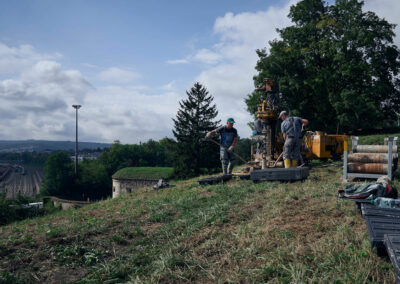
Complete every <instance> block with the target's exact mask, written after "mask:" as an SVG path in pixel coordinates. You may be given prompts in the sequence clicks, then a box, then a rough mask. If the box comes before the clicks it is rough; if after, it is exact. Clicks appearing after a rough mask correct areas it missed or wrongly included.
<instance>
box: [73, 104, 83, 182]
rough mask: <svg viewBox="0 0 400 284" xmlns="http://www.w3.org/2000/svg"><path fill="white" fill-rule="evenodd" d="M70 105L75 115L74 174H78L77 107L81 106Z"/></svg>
mask: <svg viewBox="0 0 400 284" xmlns="http://www.w3.org/2000/svg"><path fill="white" fill-rule="evenodd" d="M72 107H73V108H74V109H75V110H76V116H75V176H78V109H80V108H81V105H72Z"/></svg>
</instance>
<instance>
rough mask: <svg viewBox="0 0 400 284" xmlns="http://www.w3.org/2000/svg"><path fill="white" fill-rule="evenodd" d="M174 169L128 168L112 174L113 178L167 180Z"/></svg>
mask: <svg viewBox="0 0 400 284" xmlns="http://www.w3.org/2000/svg"><path fill="white" fill-rule="evenodd" d="M173 174H174V169H173V168H170V167H128V168H123V169H121V170H119V171H117V172H116V173H115V174H113V178H143V179H169V178H171V177H172V176H173Z"/></svg>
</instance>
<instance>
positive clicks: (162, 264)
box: [0, 166, 399, 283]
mask: <svg viewBox="0 0 400 284" xmlns="http://www.w3.org/2000/svg"><path fill="white" fill-rule="evenodd" d="M340 180H341V168H340V167H338V166H330V167H321V168H314V169H313V170H312V173H311V175H310V177H309V179H308V180H307V181H305V182H302V183H300V182H297V183H277V182H274V183H259V184H253V183H252V182H251V181H231V182H229V183H228V184H224V185H216V186H205V187H200V186H198V185H197V183H196V182H195V181H186V182H182V183H179V184H178V185H177V187H174V188H169V189H163V190H159V191H154V190H152V189H150V188H147V189H143V190H140V192H138V193H136V194H131V195H126V196H121V197H119V198H117V199H114V200H106V201H103V202H98V203H96V204H93V205H90V206H87V207H85V208H82V209H79V210H70V211H65V212H60V213H57V214H55V215H49V216H46V217H42V218H37V219H34V220H27V221H25V222H19V223H15V224H12V225H9V226H4V227H0V271H1V272H2V273H0V275H2V277H3V280H6V282H7V283H10V281H14V280H15V281H16V282H18V283H23V282H24V281H25V282H37V283H42V282H47V283H52V282H75V281H78V283H89V282H90V283H116V282H121V281H128V280H130V281H133V282H134V281H143V282H164V283H167V282H168V283H170V282H184V281H198V282H215V281H217V280H218V281H221V282H231V281H233V282H240V281H245V282H271V283H289V282H294V283H304V282H318V283H332V282H335V281H337V282H338V283H366V282H370V283H374V282H375V283H376V282H379V283H383V282H387V283H393V282H394V281H395V278H394V270H393V268H392V265H391V263H390V261H388V260H387V259H383V258H379V257H378V256H377V255H376V252H375V250H373V249H371V247H370V244H369V239H368V234H367V228H366V226H365V223H364V221H363V219H362V218H361V216H360V215H359V213H358V211H357V210H356V209H355V207H354V204H353V203H352V202H349V201H343V200H338V199H337V198H336V191H337V189H338V188H340V187H341V182H340ZM396 185H397V186H399V184H398V182H397V184H396Z"/></svg>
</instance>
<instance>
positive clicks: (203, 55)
mask: <svg viewBox="0 0 400 284" xmlns="http://www.w3.org/2000/svg"><path fill="white" fill-rule="evenodd" d="M221 57H222V56H221V54H219V53H218V52H213V51H211V50H209V49H205V48H203V49H200V50H199V51H198V52H197V53H196V54H195V55H194V57H193V59H194V60H197V61H200V62H203V63H207V64H215V63H217V62H218V61H219V60H220V59H221Z"/></svg>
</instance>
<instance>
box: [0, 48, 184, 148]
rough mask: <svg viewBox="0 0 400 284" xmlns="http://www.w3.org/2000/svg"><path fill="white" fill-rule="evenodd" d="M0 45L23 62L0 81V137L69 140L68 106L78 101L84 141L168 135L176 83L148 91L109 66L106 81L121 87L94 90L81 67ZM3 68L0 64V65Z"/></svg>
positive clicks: (136, 139) (72, 132) (132, 140)
mask: <svg viewBox="0 0 400 284" xmlns="http://www.w3.org/2000/svg"><path fill="white" fill-rule="evenodd" d="M1 47H2V48H3V53H2V54H3V58H4V59H10V60H12V59H13V57H14V54H12V52H14V53H15V52H17V53H18V52H19V55H18V56H19V57H20V59H21V60H26V66H25V65H20V70H19V72H18V73H17V74H16V75H9V76H8V79H5V80H0V119H1V121H2V123H1V124H0V139H30V138H33V139H51V140H73V139H74V137H75V111H74V109H73V108H72V104H81V105H82V108H81V109H80V110H79V133H80V134H79V136H80V140H82V141H104V142H112V141H114V140H115V139H120V140H121V141H122V142H123V143H138V142H139V141H146V140H148V139H150V138H152V139H161V138H162V137H165V136H167V135H168V136H171V134H172V133H171V129H172V117H174V116H175V115H176V111H177V108H178V102H179V100H180V99H181V97H180V94H178V93H176V92H172V89H173V88H174V84H175V81H171V82H169V83H168V84H166V85H165V86H163V88H162V89H160V90H161V91H160V93H158V94H155V95H148V94H146V92H147V91H148V87H147V86H143V85H140V84H137V85H130V84H127V83H128V82H130V81H131V80H134V79H136V78H137V77H138V75H137V74H136V73H133V72H131V71H127V70H123V69H119V68H115V67H111V68H108V69H106V71H107V72H105V73H103V75H104V79H107V80H113V81H118V82H122V85H121V83H120V85H117V84H112V85H107V86H101V87H98V88H94V87H92V85H91V84H90V83H89V82H88V81H87V79H86V78H85V77H84V76H83V74H82V73H81V72H80V71H78V70H66V69H65V68H63V66H62V65H61V64H60V63H59V62H56V61H54V60H42V58H47V56H45V55H44V56H42V55H41V54H39V53H37V54H36V55H35V56H32V55H30V54H29V55H26V57H27V58H28V59H26V58H25V57H24V55H23V54H24V53H23V52H20V50H19V49H18V48H13V47H8V46H5V45H1ZM28 49H29V50H34V49H33V48H32V47H30V48H28ZM4 50H6V51H7V53H8V55H6V52H4ZM25 54H26V53H25ZM34 58H36V59H38V60H37V61H35V60H34ZM28 63H29V64H28ZM4 67H5V66H2V65H0V69H1V68H4ZM115 76H117V77H115Z"/></svg>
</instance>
